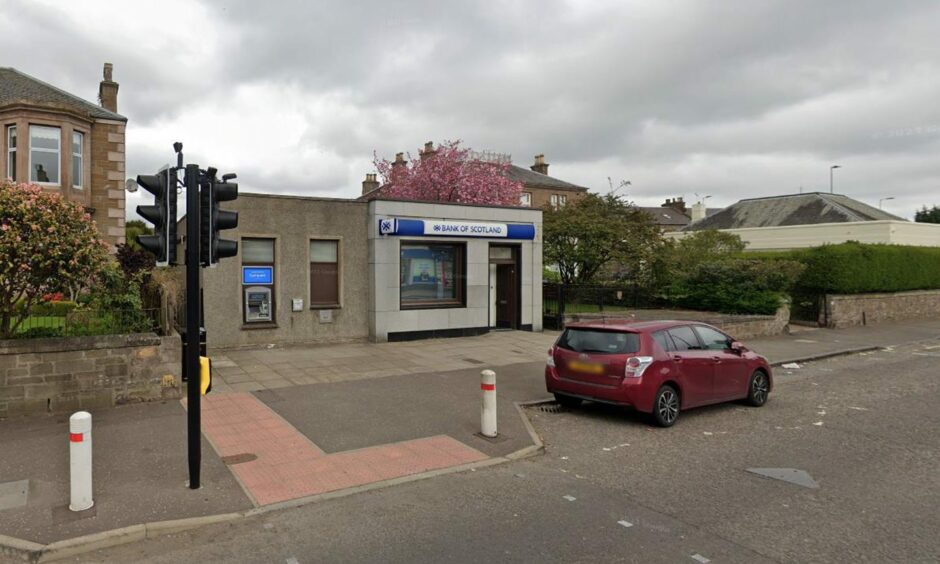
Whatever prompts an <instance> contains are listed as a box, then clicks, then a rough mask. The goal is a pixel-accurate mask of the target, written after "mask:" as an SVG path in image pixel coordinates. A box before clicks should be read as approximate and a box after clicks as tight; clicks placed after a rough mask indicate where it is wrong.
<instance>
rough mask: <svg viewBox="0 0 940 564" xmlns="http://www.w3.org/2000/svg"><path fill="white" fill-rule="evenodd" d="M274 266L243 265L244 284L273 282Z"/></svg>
mask: <svg viewBox="0 0 940 564" xmlns="http://www.w3.org/2000/svg"><path fill="white" fill-rule="evenodd" d="M273 283H274V267H271V266H243V267H242V284H243V285H246V286H250V285H253V284H273Z"/></svg>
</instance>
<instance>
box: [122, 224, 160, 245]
mask: <svg viewBox="0 0 940 564" xmlns="http://www.w3.org/2000/svg"><path fill="white" fill-rule="evenodd" d="M124 227H125V231H126V236H127V237H126V239H127V246H128V247H130V248H131V249H133V250H135V251H143V250H144V248H143V247H141V246H140V243H138V242H137V236H138V235H153V227H150V226H148V225H147V224H146V223H144V222H143V221H141V220H139V219H132V220H130V221H128V222H127V223H126V224H125V226H124ZM144 252H146V251H144Z"/></svg>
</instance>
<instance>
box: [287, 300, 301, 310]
mask: <svg viewBox="0 0 940 564" xmlns="http://www.w3.org/2000/svg"><path fill="white" fill-rule="evenodd" d="M290 309H291V311H303V310H304V299H303V298H294V299H292V300H291V304H290Z"/></svg>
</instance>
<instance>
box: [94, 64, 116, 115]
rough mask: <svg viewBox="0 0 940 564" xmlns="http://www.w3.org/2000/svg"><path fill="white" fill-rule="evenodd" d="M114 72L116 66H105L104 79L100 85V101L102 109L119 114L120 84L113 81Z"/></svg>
mask: <svg viewBox="0 0 940 564" xmlns="http://www.w3.org/2000/svg"><path fill="white" fill-rule="evenodd" d="M113 71H114V65H112V64H111V63H105V64H104V72H103V73H102V77H103V79H102V81H101V84H99V85H98V101H99V102H100V103H101V107H102V108H104V109H106V110H109V111H112V112H115V113H117V94H118V83H117V82H114V80H112V73H113Z"/></svg>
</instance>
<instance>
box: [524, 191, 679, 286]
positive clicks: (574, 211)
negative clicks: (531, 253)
mask: <svg viewBox="0 0 940 564" xmlns="http://www.w3.org/2000/svg"><path fill="white" fill-rule="evenodd" d="M542 226H543V231H542V241H543V245H544V248H543V255H544V257H545V262H546V263H548V264H555V265H557V266H558V269H559V274H560V275H561V281H562V282H563V283H565V284H584V283H588V282H592V281H594V280H595V278H596V277H597V276H598V274H599V273H600V272H601V270H602V269H603V268H604V267H605V266H607V265H609V264H611V263H614V262H616V263H617V264H619V265H620V266H622V267H623V268H624V269H625V270H627V271H630V272H632V273H634V275H636V274H637V273H638V272H639V271H641V270H642V269H643V268H644V265H646V264H648V262H649V260H650V259H651V257H652V256H653V255H654V254H655V252H656V249H657V248H658V247H659V246H660V245H661V244H662V236H661V235H660V232H659V228H658V227H657V226H656V225H655V224H654V223H653V221H652V218H651V217H650V216H649V215H648V214H646V213H645V212H643V211H642V210H640V209H639V208H637V207H636V206H634V205H633V204H632V203H631V202H629V201H627V200H625V199H623V198H621V197H620V196H617V195H613V194H606V195H603V196H602V195H598V194H590V193H589V194H586V195H585V196H584V197H583V198H580V199H578V200H575V201H573V202H571V203H569V204H568V205H566V206H563V207H559V208H551V207H546V208H545V210H544V215H543V224H542Z"/></svg>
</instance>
